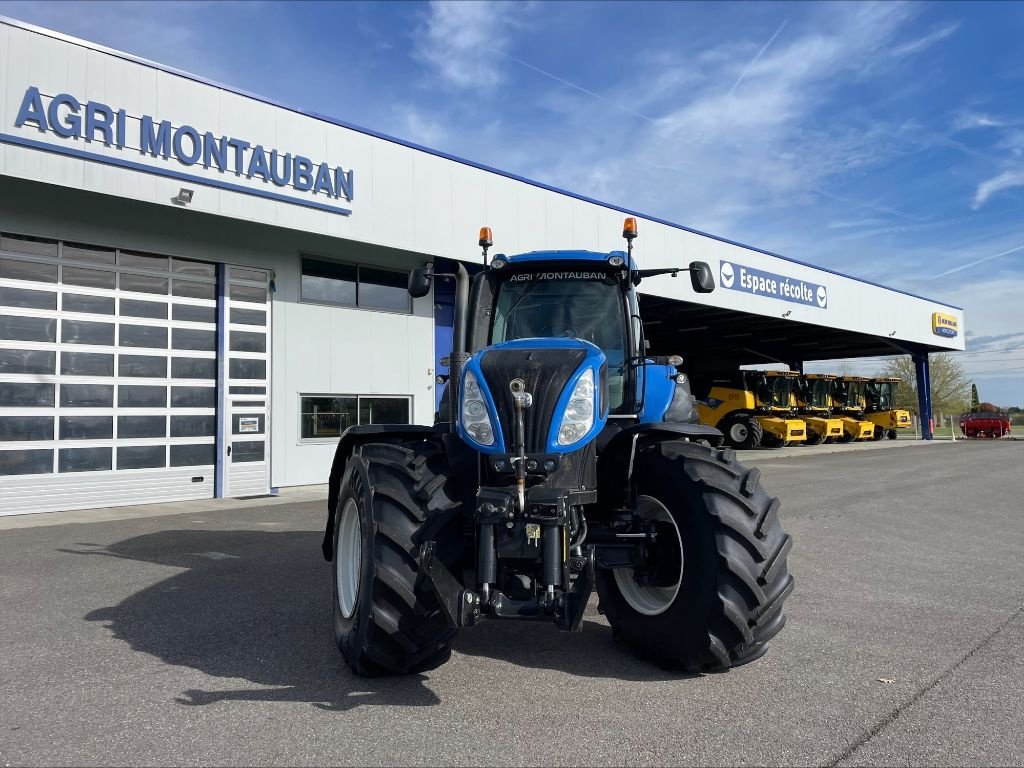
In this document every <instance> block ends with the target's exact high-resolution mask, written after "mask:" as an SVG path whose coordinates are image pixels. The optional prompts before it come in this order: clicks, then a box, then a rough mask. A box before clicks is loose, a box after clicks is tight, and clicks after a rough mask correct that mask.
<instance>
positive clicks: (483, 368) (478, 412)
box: [456, 338, 608, 454]
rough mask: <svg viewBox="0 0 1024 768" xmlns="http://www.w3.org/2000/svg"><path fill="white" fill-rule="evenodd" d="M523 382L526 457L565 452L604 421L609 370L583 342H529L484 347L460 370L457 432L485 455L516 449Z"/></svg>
mask: <svg viewBox="0 0 1024 768" xmlns="http://www.w3.org/2000/svg"><path fill="white" fill-rule="evenodd" d="M513 382H516V383H517V384H519V383H521V385H522V387H523V389H524V391H525V392H526V393H528V394H529V396H530V397H529V398H528V399H529V401H530V404H529V406H528V407H526V408H525V409H524V410H523V433H524V434H523V438H524V450H525V452H526V453H533V454H540V453H545V454H550V453H569V452H571V451H575V450H578V449H579V448H581V447H583V446H584V445H586V444H587V443H588V442H590V441H591V440H593V439H594V437H595V436H596V435H597V433H598V432H600V431H601V429H602V428H603V427H604V425H605V422H606V421H607V418H608V365H607V360H606V358H605V355H604V352H602V351H601V349H600V348H599V347H597V346H596V345H594V344H591V343H590V342H588V341H583V340H581V339H557V338H527V339H516V340H514V341H505V342H501V343H499V344H494V345H492V346H489V347H485V348H484V349H481V350H480V351H479V352H477V353H476V354H474V355H473V356H472V358H470V360H469V362H468V363H466V365H465V366H464V367H463V370H462V381H461V382H460V386H459V407H458V409H457V413H456V429H457V430H458V433H459V436H460V437H461V438H462V439H463V440H464V441H466V442H467V443H468V444H469V445H471V446H472V447H473V448H475V449H476V450H479V451H481V452H483V453H490V454H494V453H509V452H511V451H513V450H515V429H516V405H515V403H516V398H515V394H514V392H513Z"/></svg>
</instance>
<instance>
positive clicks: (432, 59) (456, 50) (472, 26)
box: [414, 0, 531, 89]
mask: <svg viewBox="0 0 1024 768" xmlns="http://www.w3.org/2000/svg"><path fill="white" fill-rule="evenodd" d="M530 10H531V7H530V6H529V5H528V4H524V3H518V2H507V3H491V2H480V1H479V0H460V2H450V1H446V0H434V1H433V2H431V3H430V9H429V11H428V12H427V14H426V16H425V18H424V21H423V23H422V25H421V26H420V28H419V29H418V30H417V31H416V34H415V38H414V46H415V54H416V56H417V57H418V58H419V59H420V60H422V61H424V62H426V63H427V64H428V65H430V67H431V68H432V69H433V70H434V71H435V72H436V74H438V75H439V76H440V77H441V78H442V79H443V80H444V81H446V82H447V83H449V84H450V85H454V86H456V87H459V88H470V89H481V88H489V87H492V86H495V85H497V84H498V83H500V82H501V81H502V80H503V78H504V75H503V72H502V70H501V63H502V61H503V60H502V58H501V57H499V56H496V55H495V54H496V53H503V52H504V51H505V50H506V49H507V48H508V46H509V42H510V39H511V36H510V35H509V32H510V31H516V30H518V29H520V28H522V27H523V25H524V23H525V21H526V20H527V19H526V16H527V15H528V14H529V12H530Z"/></svg>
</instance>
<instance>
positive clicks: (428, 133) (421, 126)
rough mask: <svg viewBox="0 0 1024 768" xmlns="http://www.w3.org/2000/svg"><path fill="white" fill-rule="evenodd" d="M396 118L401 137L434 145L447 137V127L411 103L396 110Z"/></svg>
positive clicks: (429, 145)
mask: <svg viewBox="0 0 1024 768" xmlns="http://www.w3.org/2000/svg"><path fill="white" fill-rule="evenodd" d="M397 120H398V125H399V126H400V127H401V131H400V135H401V136H402V138H404V139H408V140H409V141H412V142H415V143H417V144H423V145H424V146H428V147H435V146H438V145H440V144H442V143H443V142H444V140H445V139H447V138H448V129H447V128H446V127H445V126H444V125H443V124H442V123H441V122H440V121H439V120H437V119H436V118H434V117H432V116H430V115H428V114H425V113H423V112H422V111H420V110H418V109H416V107H413V106H411V105H408V106H404V107H401V108H400V109H398V110H397Z"/></svg>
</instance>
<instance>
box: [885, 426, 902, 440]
mask: <svg viewBox="0 0 1024 768" xmlns="http://www.w3.org/2000/svg"><path fill="white" fill-rule="evenodd" d="M885 434H886V437H888V438H889V439H890V440H895V439H896V438H897V437H898V436H899V434H898V433H897V432H896V430H895V429H890V430H889V431H888V432H886V433H885Z"/></svg>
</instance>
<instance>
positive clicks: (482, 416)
mask: <svg viewBox="0 0 1024 768" xmlns="http://www.w3.org/2000/svg"><path fill="white" fill-rule="evenodd" d="M462 428H463V429H464V430H466V434H468V435H469V436H470V437H471V438H473V439H474V440H475V441H476V442H478V443H480V445H492V444H493V443H494V427H493V425H492V424H491V419H490V417H489V416H488V415H487V406H486V405H484V395H483V392H481V391H480V384H479V382H477V380H476V376H474V375H473V374H472V373H471V372H469V371H466V372H465V373H464V374H463V377H462Z"/></svg>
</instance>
